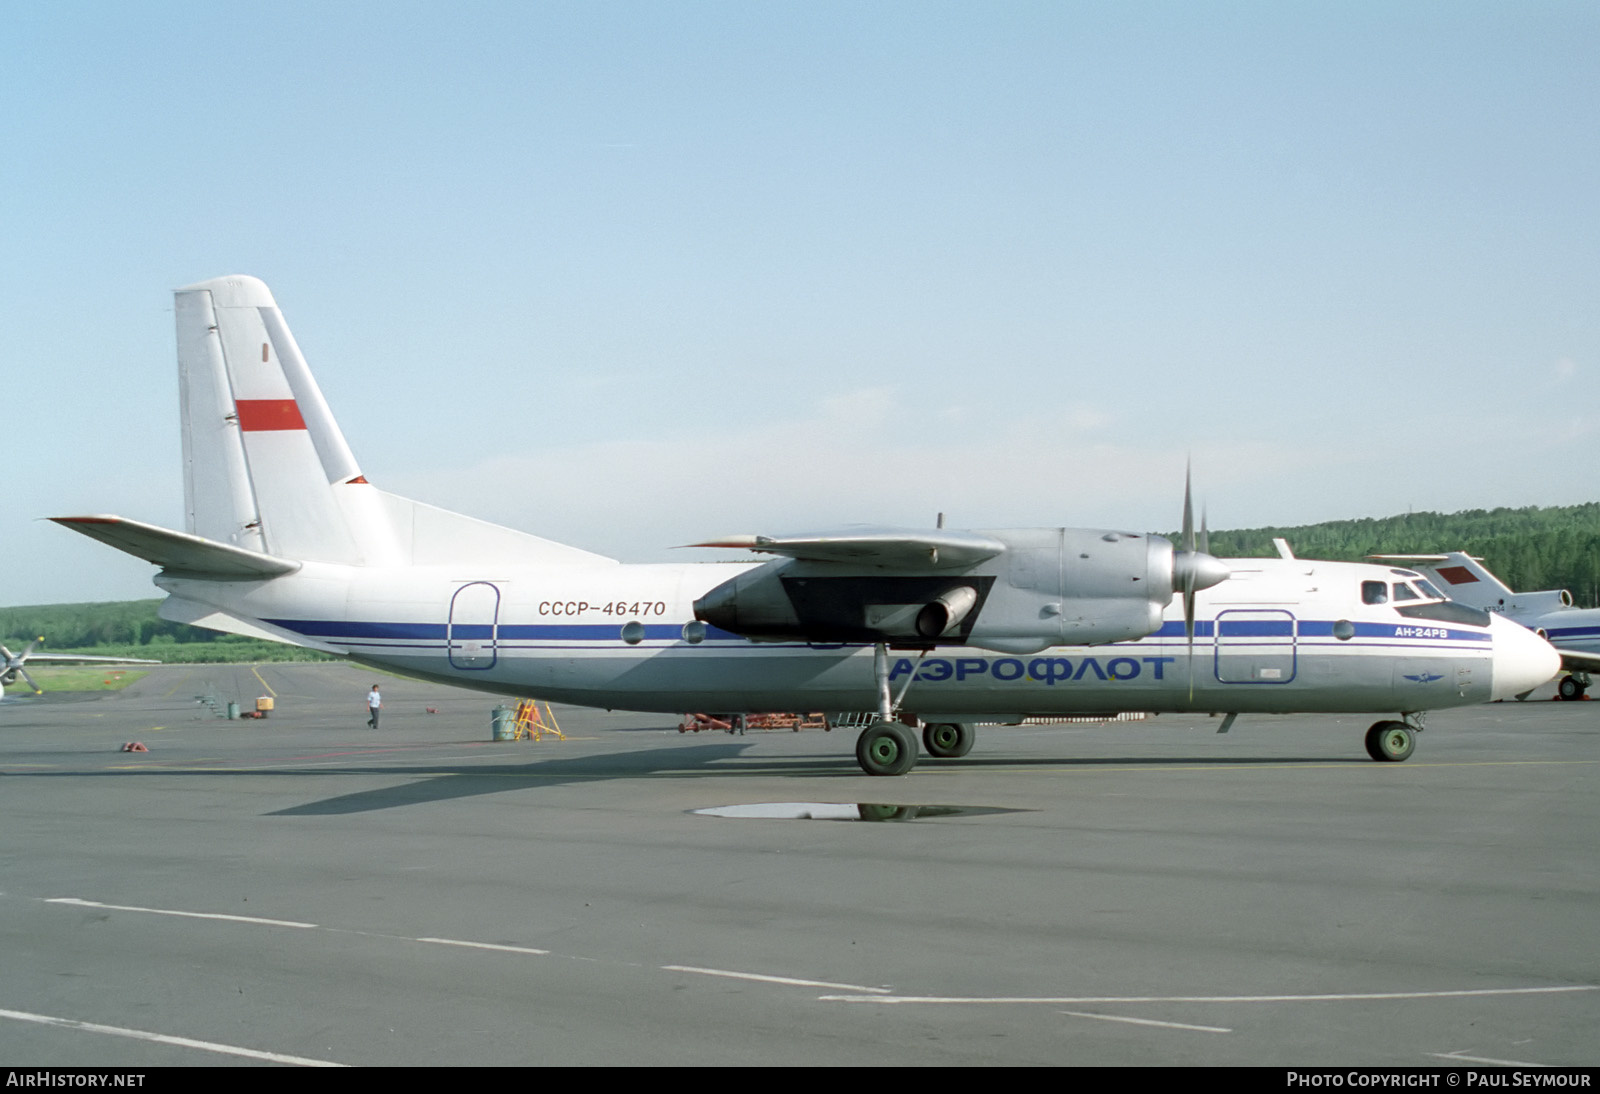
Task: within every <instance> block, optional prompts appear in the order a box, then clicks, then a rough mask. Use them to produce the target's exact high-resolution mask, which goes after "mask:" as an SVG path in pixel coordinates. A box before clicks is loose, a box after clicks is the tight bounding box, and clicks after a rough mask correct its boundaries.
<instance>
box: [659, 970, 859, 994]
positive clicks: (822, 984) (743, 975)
mask: <svg viewBox="0 0 1600 1094" xmlns="http://www.w3.org/2000/svg"><path fill="white" fill-rule="evenodd" d="M661 967H662V968H663V969H665V970H666V971H667V972H692V973H696V974H697V975H700V976H721V977H725V978H726V979H729V980H757V981H760V982H761V983H764V984H788V985H790V986H791V987H796V988H839V989H840V990H842V991H865V992H883V993H887V992H888V990H889V989H888V988H868V987H863V986H862V985H860V984H835V983H832V982H831V981H828V980H800V979H797V978H795V977H793V976H768V975H767V974H765V973H759V972H734V971H732V970H730V969H702V968H698V967H696V966H694V965H662V966H661ZM823 998H829V997H828V996H824V997H823ZM845 998H848V996H847V997H845Z"/></svg>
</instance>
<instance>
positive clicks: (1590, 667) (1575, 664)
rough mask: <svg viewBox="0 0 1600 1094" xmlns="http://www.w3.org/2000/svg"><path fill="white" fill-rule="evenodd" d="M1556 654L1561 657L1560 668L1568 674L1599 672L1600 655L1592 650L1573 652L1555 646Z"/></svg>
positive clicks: (1573, 650)
mask: <svg viewBox="0 0 1600 1094" xmlns="http://www.w3.org/2000/svg"><path fill="white" fill-rule="evenodd" d="M1553 644H1554V643H1552V645H1553ZM1556 652H1557V653H1559V654H1560V655H1561V667H1562V668H1564V669H1566V670H1568V671H1569V672H1595V671H1597V670H1600V653H1596V652H1594V651H1593V650H1575V649H1570V648H1565V647H1562V646H1556Z"/></svg>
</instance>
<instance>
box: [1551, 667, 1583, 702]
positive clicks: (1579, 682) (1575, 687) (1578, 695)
mask: <svg viewBox="0 0 1600 1094" xmlns="http://www.w3.org/2000/svg"><path fill="white" fill-rule="evenodd" d="M1588 690H1589V674H1588V673H1587V672H1575V673H1572V674H1571V675H1570V676H1563V677H1562V678H1561V683H1559V684H1557V685H1556V694H1557V695H1559V696H1561V698H1563V699H1569V700H1570V699H1582V698H1583V697H1584V692H1586V691H1588Z"/></svg>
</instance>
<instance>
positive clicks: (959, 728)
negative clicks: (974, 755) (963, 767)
mask: <svg viewBox="0 0 1600 1094" xmlns="http://www.w3.org/2000/svg"><path fill="white" fill-rule="evenodd" d="M976 736H977V733H976V732H975V731H974V729H973V727H972V726H968V725H962V724H961V723H960V722H929V723H928V724H927V725H926V726H924V727H923V728H922V747H924V748H926V749H927V750H928V755H930V756H937V757H938V758H939V759H941V760H954V759H956V758H957V757H960V756H965V755H966V754H967V753H969V752H971V751H972V742H973V739H974V738H975V737H976Z"/></svg>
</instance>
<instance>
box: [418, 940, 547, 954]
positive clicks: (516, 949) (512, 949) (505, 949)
mask: <svg viewBox="0 0 1600 1094" xmlns="http://www.w3.org/2000/svg"><path fill="white" fill-rule="evenodd" d="M417 941H418V942H434V943H437V944H438V945H440V946H465V947H467V948H468V949H472V950H499V951H501V952H502V953H528V954H536V955H538V956H540V957H546V956H548V955H549V953H550V951H549V950H536V949H534V948H533V947H531V946H502V945H498V944H497V943H494V942H463V941H462V940H461V939H459V938H419V939H417Z"/></svg>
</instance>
